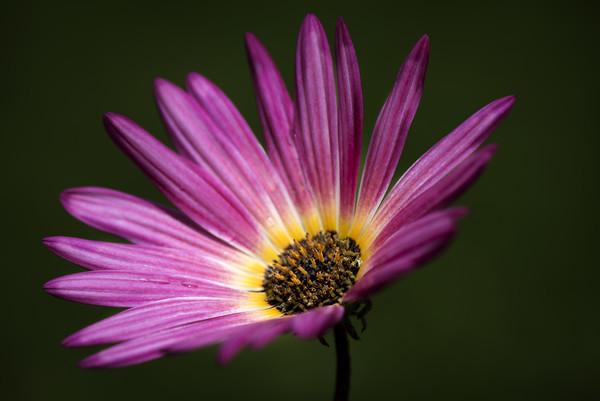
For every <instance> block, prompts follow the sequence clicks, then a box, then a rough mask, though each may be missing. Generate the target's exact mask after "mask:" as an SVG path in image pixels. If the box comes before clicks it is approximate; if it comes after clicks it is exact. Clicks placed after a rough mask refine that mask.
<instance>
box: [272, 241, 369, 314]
mask: <svg viewBox="0 0 600 401" xmlns="http://www.w3.org/2000/svg"><path fill="white" fill-rule="evenodd" d="M360 262H361V261H360V248H359V247H358V245H357V244H356V242H355V241H354V240H353V239H351V238H344V239H340V238H339V237H338V235H337V233H336V232H334V231H328V232H325V233H323V232H320V233H318V234H317V235H315V236H312V237H309V236H308V234H307V235H306V238H304V239H302V240H301V241H296V240H294V243H293V244H291V245H290V246H288V247H287V248H286V249H285V250H284V251H283V253H281V254H280V255H279V260H277V261H274V263H273V264H272V265H270V266H269V267H267V269H266V271H265V278H264V280H263V288H264V290H265V293H266V301H267V302H268V303H269V304H271V305H273V306H274V307H275V308H277V309H278V310H279V311H281V312H282V313H283V314H286V315H289V314H292V313H296V312H301V311H304V310H307V309H311V308H316V307H319V306H324V305H331V304H335V303H337V302H338V300H339V299H340V298H341V297H342V296H343V295H344V293H345V292H346V291H347V290H348V289H349V288H350V287H351V286H352V285H353V284H354V282H355V280H356V274H357V273H358V269H359V267H360Z"/></svg>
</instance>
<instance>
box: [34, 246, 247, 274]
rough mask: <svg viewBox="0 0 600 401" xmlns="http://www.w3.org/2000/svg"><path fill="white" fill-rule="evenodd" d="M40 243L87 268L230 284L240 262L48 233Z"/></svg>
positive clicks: (240, 270)
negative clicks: (55, 235)
mask: <svg viewBox="0 0 600 401" xmlns="http://www.w3.org/2000/svg"><path fill="white" fill-rule="evenodd" d="M44 244H45V245H46V246H47V247H48V248H49V249H50V250H51V251H52V252H54V253H56V254H57V255H58V256H60V257H62V258H64V259H66V260H68V261H69V262H72V263H75V264H78V265H79V266H83V267H85V268H87V269H90V270H127V271H138V272H140V273H167V274H183V275H191V276H196V277H202V278H203V279H206V280H208V281H212V282H215V283H221V284H224V285H230V284H232V279H234V278H236V276H239V275H245V276H247V274H248V273H246V272H244V269H245V268H244V266H237V265H236V261H235V260H234V259H233V260H232V259H229V260H228V259H226V258H224V257H222V256H217V257H215V256H213V255H210V254H209V253H208V252H195V253H190V252H186V251H182V250H178V249H165V248H163V247H156V246H143V245H130V244H117V243H111V242H100V241H90V240H86V239H81V238H70V237H51V238H46V239H44Z"/></svg>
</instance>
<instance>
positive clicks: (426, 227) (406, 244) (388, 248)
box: [342, 208, 466, 302]
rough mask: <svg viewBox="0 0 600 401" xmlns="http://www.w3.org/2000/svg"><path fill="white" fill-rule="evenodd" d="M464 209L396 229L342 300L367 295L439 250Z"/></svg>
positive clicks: (418, 264)
mask: <svg viewBox="0 0 600 401" xmlns="http://www.w3.org/2000/svg"><path fill="white" fill-rule="evenodd" d="M465 213H466V210H465V209H460V208H459V209H450V210H445V211H440V212H434V213H431V214H429V215H427V216H425V217H423V218H421V219H419V220H416V221H414V222H413V223H410V224H408V225H406V226H404V227H402V228H401V229H400V230H398V231H397V232H396V233H395V234H394V235H393V236H391V238H389V240H388V241H387V242H386V243H385V244H384V245H383V246H381V247H380V248H379V249H378V250H377V252H375V253H374V254H373V255H372V256H371V257H370V258H369V259H368V260H367V261H366V262H365V265H363V266H362V267H361V269H364V271H365V273H364V274H363V275H362V277H360V278H359V280H358V282H357V283H356V284H354V286H352V288H350V289H349V290H348V291H347V292H346V294H345V295H344V297H343V298H342V301H343V302H353V301H357V300H359V299H365V298H368V297H369V295H370V294H372V293H374V292H376V291H378V290H380V289H381V288H383V287H385V286H386V285H388V284H391V283H392V282H393V281H394V280H396V279H398V278H399V277H401V276H403V275H405V274H406V273H408V272H410V271H411V270H413V269H415V268H416V267H418V266H420V265H421V264H423V263H425V262H426V261H427V260H429V259H431V258H432V257H433V256H435V255H436V254H437V253H438V252H439V251H441V250H442V249H443V248H444V247H445V246H446V245H447V244H448V243H449V242H450V240H451V239H452V237H453V236H454V234H455V232H456V226H455V221H456V220H457V219H458V218H460V217H462V216H464V214H465Z"/></svg>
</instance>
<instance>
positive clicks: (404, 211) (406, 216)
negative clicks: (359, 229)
mask: <svg viewBox="0 0 600 401" xmlns="http://www.w3.org/2000/svg"><path fill="white" fill-rule="evenodd" d="M496 148H497V147H496V145H493V144H492V145H488V146H486V147H484V148H483V149H481V150H480V151H478V152H476V153H475V154H473V155H471V156H470V157H468V158H467V159H466V160H465V161H463V162H462V163H461V164H460V165H458V166H457V167H456V168H455V169H454V170H452V171H451V172H450V173H449V174H448V175H447V176H446V177H444V178H442V179H441V180H439V181H438V182H437V183H435V184H434V185H433V186H431V187H429V188H428V189H427V190H425V191H423V192H422V193H421V194H420V195H419V196H417V197H413V198H411V200H410V201H408V203H404V202H400V203H399V204H397V205H394V207H388V209H387V213H386V214H385V215H381V216H380V215H379V213H378V214H377V215H375V219H374V220H373V223H372V225H371V226H370V227H369V228H368V229H367V232H365V234H364V236H363V239H362V241H363V242H364V243H366V244H370V245H367V246H366V247H365V249H364V251H366V250H367V249H368V250H369V252H377V249H378V247H379V246H381V245H382V244H384V243H385V241H387V240H388V238H389V237H390V236H391V235H394V233H395V232H396V231H398V229H400V227H402V226H403V225H405V224H406V223H408V222H410V221H412V220H414V219H416V218H419V217H421V216H423V215H425V214H427V213H429V212H431V211H432V210H435V209H438V208H442V207H445V206H447V205H449V204H450V203H452V202H453V201H454V200H455V199H457V198H458V197H459V196H460V195H461V194H462V193H463V192H464V191H466V190H467V189H468V188H469V187H470V186H471V185H472V184H473V183H474V182H475V180H476V179H477V178H478V177H479V176H480V175H481V173H482V172H483V170H484V169H485V167H486V166H487V164H488V163H489V161H490V160H491V158H492V156H493V155H494V153H495V151H496Z"/></svg>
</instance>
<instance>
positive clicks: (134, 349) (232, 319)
mask: <svg viewBox="0 0 600 401" xmlns="http://www.w3.org/2000/svg"><path fill="white" fill-rule="evenodd" d="M261 316H262V315H261V313H260V312H243V313H236V314H232V315H226V316H221V317H217V318H214V319H208V320H203V321H200V322H195V323H192V324H188V325H182V326H177V327H175V328H171V329H167V330H163V331H160V332H157V333H153V334H150V335H147V336H144V337H138V338H135V339H132V340H128V341H125V342H123V343H120V344H117V345H115V346H112V347H110V348H108V349H105V350H103V351H100V352H98V353H96V354H94V355H91V356H89V357H88V358H86V359H84V360H83V361H82V362H81V366H82V367H85V368H94V369H98V368H102V369H105V368H117V367H123V366H128V365H133V364H136V363H141V362H146V361H149V360H152V359H156V358H160V357H161V356H164V355H166V354H169V353H175V352H177V351H174V350H173V349H172V348H174V346H175V345H176V344H178V343H181V342H185V341H189V340H190V339H195V341H196V344H198V345H197V347H200V346H203V345H208V344H212V343H216V342H220V341H222V340H224V339H225V338H227V336H228V335H229V333H230V332H231V331H232V330H233V329H234V328H235V327H236V326H239V325H241V324H248V323H252V322H254V321H257V320H259V319H260V317H261Z"/></svg>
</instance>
